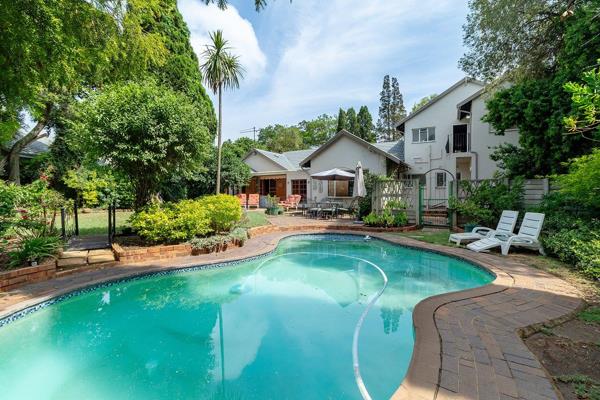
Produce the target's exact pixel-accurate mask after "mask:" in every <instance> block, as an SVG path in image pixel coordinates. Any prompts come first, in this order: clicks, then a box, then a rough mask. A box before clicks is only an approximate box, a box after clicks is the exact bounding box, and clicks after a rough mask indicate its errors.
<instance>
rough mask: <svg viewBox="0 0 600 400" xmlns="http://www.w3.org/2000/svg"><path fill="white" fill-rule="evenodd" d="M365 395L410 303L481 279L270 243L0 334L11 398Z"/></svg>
mask: <svg viewBox="0 0 600 400" xmlns="http://www.w3.org/2000/svg"><path fill="white" fill-rule="evenodd" d="M373 264H374V265H376V266H378V267H380V268H381V269H382V270H383V271H384V272H385V275H386V276H387V279H388V284H387V287H386V289H385V291H384V292H383V294H382V295H381V297H380V298H378V299H377V301H376V303H375V304H374V306H373V308H372V309H371V310H370V311H369V313H368V314H367V316H366V318H365V320H364V324H363V325H362V329H361V331H360V336H359V339H358V345H359V353H358V355H359V360H360V372H361V373H362V378H363V380H364V383H365V385H366V388H367V389H368V391H369V393H370V395H371V396H372V397H373V398H374V399H383V398H388V397H389V396H390V395H391V394H392V393H393V392H394V391H395V390H396V389H397V387H398V386H399V385H400V383H401V382H402V379H403V377H404V375H405V373H406V371H407V368H408V364H409V362H410V358H411V354H412V348H413V342H414V337H413V327H412V310H413V308H414V306H415V305H416V304H417V303H418V302H419V301H421V300H422V299H424V298H426V297H429V296H432V295H435V294H440V293H445V292H451V291H456V290H462V289H468V288H473V287H477V286H481V285H484V284H486V283H489V282H491V281H492V280H493V279H494V278H493V276H492V275H491V274H489V273H488V272H486V271H484V270H482V269H480V268H477V267H475V266H473V265H471V264H469V263H467V262H464V261H461V260H458V259H455V258H451V257H447V256H443V255H440V254H436V253H431V252H425V251H421V250H416V249H411V248H406V247H401V246H397V245H394V244H391V243H388V242H385V241H381V240H370V241H365V240H363V238H362V237H360V236H352V235H303V236H293V237H290V238H287V239H284V240H282V241H281V242H280V244H279V246H278V247H277V248H276V250H275V251H274V252H272V253H271V254H268V255H266V256H263V257H258V258H255V259H251V260H247V261H243V262H239V263H235V264H232V265H230V266H226V267H225V268H211V269H196V270H191V271H190V270H186V271H185V272H181V273H160V274H157V275H154V276H148V277H145V278H142V279H133V280H128V281H125V282H120V283H114V284H109V285H103V286H101V287H98V288H94V289H92V290H84V291H82V292H81V293H78V294H76V295H72V296H67V297H66V298H63V299H59V301H56V302H54V304H50V305H48V306H47V307H43V308H41V309H39V310H38V311H36V312H33V313H28V314H27V315H25V316H23V317H22V318H18V319H15V320H14V321H12V322H10V323H5V324H4V325H3V326H0V387H1V388H2V397H3V398H4V397H5V398H11V399H12V398H14V399H61V400H69V399H82V398H85V399H192V398H193V399H360V398H361V394H360V392H359V390H358V387H357V384H356V380H355V375H354V372H353V364H352V342H353V333H354V330H355V327H356V324H357V322H358V320H359V318H360V316H361V314H362V313H363V312H364V311H365V307H366V306H367V304H368V303H369V302H370V301H371V300H372V299H373V298H374V296H375V295H376V294H377V292H378V291H379V290H380V289H381V288H382V285H383V283H384V278H383V277H382V275H381V274H380V273H379V272H378V270H377V269H376V268H374V267H373Z"/></svg>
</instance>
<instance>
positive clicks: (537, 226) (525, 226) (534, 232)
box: [467, 212, 545, 256]
mask: <svg viewBox="0 0 600 400" xmlns="http://www.w3.org/2000/svg"><path fill="white" fill-rule="evenodd" d="M543 224H544V214H540V213H532V212H528V213H525V217H523V222H522V223H521V227H520V228H519V233H517V234H516V235H514V234H512V233H511V234H506V233H494V234H492V235H490V236H489V237H485V238H483V239H480V240H478V241H476V242H473V243H470V244H468V245H467V248H468V249H469V250H473V251H475V252H478V253H479V252H482V251H488V250H490V249H492V248H494V247H500V250H501V251H502V255H504V256H506V255H508V251H509V250H510V247H511V246H519V247H525V248H528V249H532V250H537V251H539V252H540V254H542V255H545V253H544V249H543V247H542V244H541V243H540V241H539V238H540V232H541V231H542V225H543Z"/></svg>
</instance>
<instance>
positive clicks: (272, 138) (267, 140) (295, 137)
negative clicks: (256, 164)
mask: <svg viewBox="0 0 600 400" xmlns="http://www.w3.org/2000/svg"><path fill="white" fill-rule="evenodd" d="M258 142H259V143H260V144H261V145H262V146H263V147H265V148H266V149H267V150H269V151H273V152H275V153H283V152H285V151H292V150H300V149H302V147H303V143H302V135H301V133H300V129H298V127H296V126H283V125H279V124H277V125H271V126H267V127H265V128H263V129H261V130H260V133H259V134H258Z"/></svg>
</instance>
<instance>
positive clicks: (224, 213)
mask: <svg viewBox="0 0 600 400" xmlns="http://www.w3.org/2000/svg"><path fill="white" fill-rule="evenodd" d="M198 201H199V204H200V205H201V206H202V207H203V208H205V209H206V211H207V212H208V215H209V216H210V227H211V229H212V230H213V231H215V232H218V233H220V232H229V231H230V230H231V229H233V227H234V226H235V225H236V224H237V223H238V222H240V220H241V219H242V208H241V207H240V202H239V200H238V199H237V198H236V197H235V196H230V195H228V194H217V195H211V196H204V197H202V198H200V200H198Z"/></svg>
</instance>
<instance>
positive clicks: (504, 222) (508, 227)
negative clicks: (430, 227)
mask: <svg viewBox="0 0 600 400" xmlns="http://www.w3.org/2000/svg"><path fill="white" fill-rule="evenodd" d="M518 218H519V212H518V211H512V210H504V211H502V215H500V219H499V220H498V225H497V226H496V229H495V230H494V229H492V228H486V227H483V226H477V227H475V228H473V230H472V231H471V232H463V233H453V234H452V235H450V237H449V238H448V241H449V242H454V243H456V245H457V246H460V242H472V241H473V240H479V239H483V238H485V237H490V236H492V235H493V234H494V233H504V234H507V235H512V234H513V231H514V230H515V225H516V224H517V219H518Z"/></svg>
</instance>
